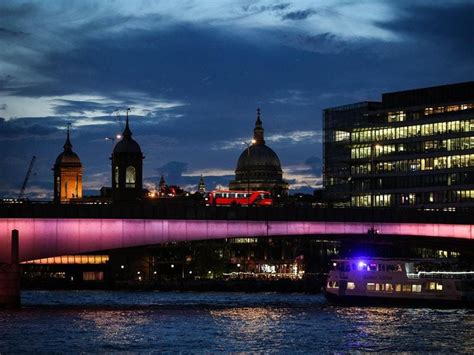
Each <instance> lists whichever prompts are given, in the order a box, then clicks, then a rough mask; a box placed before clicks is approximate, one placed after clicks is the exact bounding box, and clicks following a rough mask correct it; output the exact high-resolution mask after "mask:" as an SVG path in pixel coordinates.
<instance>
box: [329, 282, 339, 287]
mask: <svg viewBox="0 0 474 355" xmlns="http://www.w3.org/2000/svg"><path fill="white" fill-rule="evenodd" d="M327 288H339V282H337V281H328V286H327Z"/></svg>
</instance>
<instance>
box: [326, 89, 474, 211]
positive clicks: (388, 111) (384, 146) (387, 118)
mask: <svg viewBox="0 0 474 355" xmlns="http://www.w3.org/2000/svg"><path fill="white" fill-rule="evenodd" d="M323 150H324V172H323V178H324V197H325V200H326V202H327V203H328V204H329V205H331V206H334V207H414V208H423V209H436V210H458V209H463V208H467V207H474V82H466V83H459V84H452V85H444V86H437V87H430V88H423V89H415V90H408V91H400V92H393V93H386V94H383V95H382V101H381V102H361V103H356V104H351V105H345V106H339V107H334V108H328V109H325V110H324V148H323Z"/></svg>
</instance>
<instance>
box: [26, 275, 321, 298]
mask: <svg viewBox="0 0 474 355" xmlns="http://www.w3.org/2000/svg"><path fill="white" fill-rule="evenodd" d="M323 283H324V280H323V278H322V277H313V278H305V279H301V280H289V279H280V280H252V279H250V280H249V279H245V280H240V279H231V280H154V281H148V282H118V281H115V282H74V283H73V282H67V281H66V280H33V281H32V280H28V281H27V282H23V283H22V290H126V291H195V292H209V291H211V292H248V293H254V292H256V293H257V292H278V293H310V294H316V293H319V292H320V291H321V287H322V286H323Z"/></svg>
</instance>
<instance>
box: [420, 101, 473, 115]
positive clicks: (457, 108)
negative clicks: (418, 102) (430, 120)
mask: <svg viewBox="0 0 474 355" xmlns="http://www.w3.org/2000/svg"><path fill="white" fill-rule="evenodd" d="M472 108H474V104H461V105H449V106H437V107H426V108H425V111H424V114H425V116H429V115H434V114H438V113H445V112H455V111H462V110H469V109H472Z"/></svg>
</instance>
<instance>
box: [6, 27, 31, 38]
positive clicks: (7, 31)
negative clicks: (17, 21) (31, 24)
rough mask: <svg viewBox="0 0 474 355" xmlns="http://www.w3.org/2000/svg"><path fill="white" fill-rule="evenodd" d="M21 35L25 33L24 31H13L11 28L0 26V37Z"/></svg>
mask: <svg viewBox="0 0 474 355" xmlns="http://www.w3.org/2000/svg"><path fill="white" fill-rule="evenodd" d="M23 35H26V33H25V32H23V31H15V30H11V29H8V28H4V27H0V37H2V36H7V37H10V36H23Z"/></svg>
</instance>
